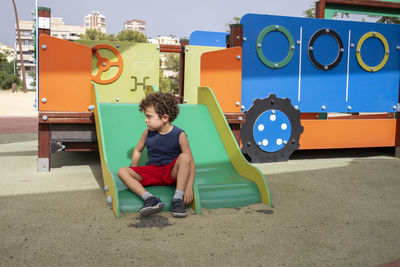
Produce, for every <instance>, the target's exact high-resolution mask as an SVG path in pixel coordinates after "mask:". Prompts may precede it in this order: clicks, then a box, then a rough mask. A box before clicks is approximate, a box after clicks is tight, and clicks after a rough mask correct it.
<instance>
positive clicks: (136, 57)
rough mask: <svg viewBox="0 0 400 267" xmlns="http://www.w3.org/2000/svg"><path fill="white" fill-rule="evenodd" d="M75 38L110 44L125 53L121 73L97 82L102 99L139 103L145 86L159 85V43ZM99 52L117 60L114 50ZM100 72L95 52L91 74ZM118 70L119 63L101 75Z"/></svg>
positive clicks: (86, 42)
mask: <svg viewBox="0 0 400 267" xmlns="http://www.w3.org/2000/svg"><path fill="white" fill-rule="evenodd" d="M76 42H77V43H81V44H84V45H87V46H90V47H93V46H95V45H99V44H107V45H110V46H112V47H114V48H115V49H117V50H118V52H119V53H121V55H122V58H123V64H124V65H123V71H122V73H121V76H120V77H119V78H118V79H117V80H116V81H114V82H112V83H109V84H98V83H96V87H97V91H98V94H99V101H100V102H117V98H118V100H119V102H128V103H139V102H140V100H142V99H143V98H144V96H145V90H146V88H145V86H149V85H154V86H156V87H158V83H159V61H160V51H159V49H158V45H157V44H148V43H132V42H111V41H86V40H77V41H76ZM99 54H100V55H101V56H102V57H106V58H108V59H109V60H110V61H118V58H117V57H116V55H115V54H114V53H113V52H112V51H111V50H107V49H100V50H99ZM97 72H98V69H97V58H96V57H95V56H94V55H92V75H95V74H96V73H97ZM117 72H118V67H111V68H110V69H109V70H108V71H105V72H103V74H102V76H101V79H102V80H108V79H110V78H112V77H113V76H114V75H115V74H116V73H117ZM133 77H136V80H135V78H133ZM146 77H147V78H146ZM143 84H145V86H144V85H143Z"/></svg>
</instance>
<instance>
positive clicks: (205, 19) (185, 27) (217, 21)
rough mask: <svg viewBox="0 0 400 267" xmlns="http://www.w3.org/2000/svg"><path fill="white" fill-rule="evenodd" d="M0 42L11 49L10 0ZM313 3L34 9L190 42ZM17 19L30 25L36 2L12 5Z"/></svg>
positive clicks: (88, 4) (5, 1) (206, 0)
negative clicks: (141, 24) (200, 34)
mask: <svg viewBox="0 0 400 267" xmlns="http://www.w3.org/2000/svg"><path fill="white" fill-rule="evenodd" d="M1 2H2V4H1V8H0V25H1V26H0V42H1V43H3V44H6V45H10V46H13V43H14V41H15V30H14V25H15V16H14V9H13V5H12V0H2V1H1ZM313 3H314V0H278V1H276V0H241V1H239V0H230V1H229V0H198V1H190V0H186V1H183V0H168V1H159V0H152V1H151V0H141V1H136V0H108V1H106V0H38V5H39V6H44V7H49V8H51V16H52V17H62V18H63V19H64V23H65V24H68V25H83V18H84V17H85V16H86V15H87V14H89V13H91V12H92V11H99V12H100V13H102V14H103V15H104V16H105V17H106V27H107V33H118V32H120V31H121V30H122V29H123V26H124V22H125V21H127V20H130V19H140V20H144V21H146V26H147V27H146V35H147V36H148V37H151V38H156V37H157V36H160V35H162V36H169V35H173V36H176V37H179V38H184V37H189V36H190V33H191V32H193V31H195V30H202V31H216V32H224V31H225V29H226V26H225V24H227V23H229V22H231V21H232V19H233V17H235V16H236V17H242V16H243V15H244V14H247V13H256V14H271V15H282V16H294V17H303V11H304V10H306V9H308V8H310V7H311V6H312V5H313ZM15 4H16V6H17V10H18V18H19V19H20V20H32V15H31V11H32V10H34V9H35V0H15Z"/></svg>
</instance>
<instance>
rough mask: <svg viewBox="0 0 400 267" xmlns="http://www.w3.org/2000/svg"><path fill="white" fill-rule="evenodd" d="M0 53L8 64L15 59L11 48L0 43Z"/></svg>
mask: <svg viewBox="0 0 400 267" xmlns="http://www.w3.org/2000/svg"><path fill="white" fill-rule="evenodd" d="M0 53H1V54H4V55H5V56H6V59H7V61H8V62H11V61H13V60H14V59H15V50H14V48H12V47H11V46H8V45H3V44H2V43H0Z"/></svg>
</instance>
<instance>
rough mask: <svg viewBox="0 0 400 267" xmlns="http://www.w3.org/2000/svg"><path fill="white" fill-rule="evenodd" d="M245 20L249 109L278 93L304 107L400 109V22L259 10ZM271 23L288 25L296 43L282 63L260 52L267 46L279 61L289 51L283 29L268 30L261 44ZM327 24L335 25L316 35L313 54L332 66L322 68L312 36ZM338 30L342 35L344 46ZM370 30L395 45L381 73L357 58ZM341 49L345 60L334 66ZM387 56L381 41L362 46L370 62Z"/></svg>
mask: <svg viewBox="0 0 400 267" xmlns="http://www.w3.org/2000/svg"><path fill="white" fill-rule="evenodd" d="M241 24H243V38H244V40H245V41H244V42H243V67H242V68H243V69H242V105H244V107H245V108H244V110H248V109H249V108H250V106H251V105H252V104H253V100H254V99H256V98H265V97H267V96H268V95H269V94H271V93H273V94H276V95H277V96H278V97H281V98H285V97H288V98H290V100H291V101H292V104H293V105H294V106H296V105H297V106H298V107H299V109H300V111H301V112H394V111H396V110H395V109H394V107H396V106H397V102H398V99H399V80H400V50H398V49H396V46H399V45H400V25H394V24H380V23H366V22H350V21H337V20H324V19H307V18H294V17H283V16H270V15H255V14H247V15H245V16H244V17H243V18H242V20H241ZM270 25H280V26H283V27H285V28H286V29H288V31H289V32H290V33H291V35H292V36H293V39H294V42H295V44H294V47H293V48H294V55H293V58H292V59H291V60H290V62H289V63H288V64H287V65H285V66H284V67H282V68H271V67H268V66H266V65H265V64H263V63H262V61H261V60H260V59H259V56H258V55H257V49H261V50H262V52H263V54H264V56H265V57H266V58H267V59H268V60H270V61H272V62H276V63H278V62H279V61H280V60H282V59H284V58H285V56H286V55H287V54H288V50H289V49H290V47H289V44H288V41H287V38H285V36H284V35H283V34H282V33H281V32H279V31H273V32H270V33H269V34H267V35H266V36H265V38H264V40H263V42H262V47H261V48H257V38H258V36H259V35H260V33H261V32H262V30H263V29H264V28H266V27H268V26H270ZM278 28H279V27H277V29H278ZM323 29H329V30H328V31H326V34H325V33H322V34H321V35H319V37H317V38H316V39H315V41H314V45H313V47H312V53H313V55H314V58H315V60H316V61H317V62H318V63H320V64H322V65H321V66H322V67H326V70H325V69H323V68H322V69H318V68H317V67H316V65H315V64H313V63H312V62H311V60H310V57H309V53H308V49H309V43H310V40H311V38H312V37H313V35H314V34H315V33H316V32H318V31H320V30H323ZM329 32H330V34H328V33H329ZM332 32H336V33H337V35H338V36H339V38H340V39H341V41H342V44H343V50H342V51H340V46H339V43H338V42H337V41H336V39H335V38H334V37H332V36H333V35H332ZM367 32H378V33H380V34H382V35H383V36H384V37H385V38H386V40H387V42H388V44H389V50H390V54H389V58H388V61H387V63H386V65H385V66H384V67H383V68H382V69H381V70H379V71H376V72H369V71H366V70H364V69H363V68H361V66H360V64H359V63H358V61H357V58H356V47H357V44H358V42H359V40H360V38H361V37H362V36H363V35H364V34H366V33H367ZM352 44H354V46H353V45H352ZM340 53H341V55H342V57H341V60H340V61H338V64H337V65H336V66H335V67H333V68H331V69H328V67H327V65H329V64H331V63H333V62H334V61H335V59H336V58H337V57H338V56H339V54H340ZM384 55H385V51H384V46H383V44H382V42H381V41H380V40H378V39H377V38H368V39H366V40H365V42H364V43H363V46H362V48H361V56H362V58H363V61H364V62H365V64H367V65H369V66H375V65H377V64H379V63H380V62H381V61H382V59H383V57H384ZM324 65H325V66H324Z"/></svg>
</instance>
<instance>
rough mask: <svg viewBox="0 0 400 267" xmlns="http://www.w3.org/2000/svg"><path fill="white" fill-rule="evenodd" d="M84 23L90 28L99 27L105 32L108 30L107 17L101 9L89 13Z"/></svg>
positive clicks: (98, 28)
mask: <svg viewBox="0 0 400 267" xmlns="http://www.w3.org/2000/svg"><path fill="white" fill-rule="evenodd" d="M83 25H84V26H85V27H86V28H89V29H97V30H99V31H101V32H103V33H107V31H106V17H105V16H104V15H103V14H101V13H100V12H99V11H93V12H92V13H91V14H87V15H86V16H85V18H84V19H83Z"/></svg>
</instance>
